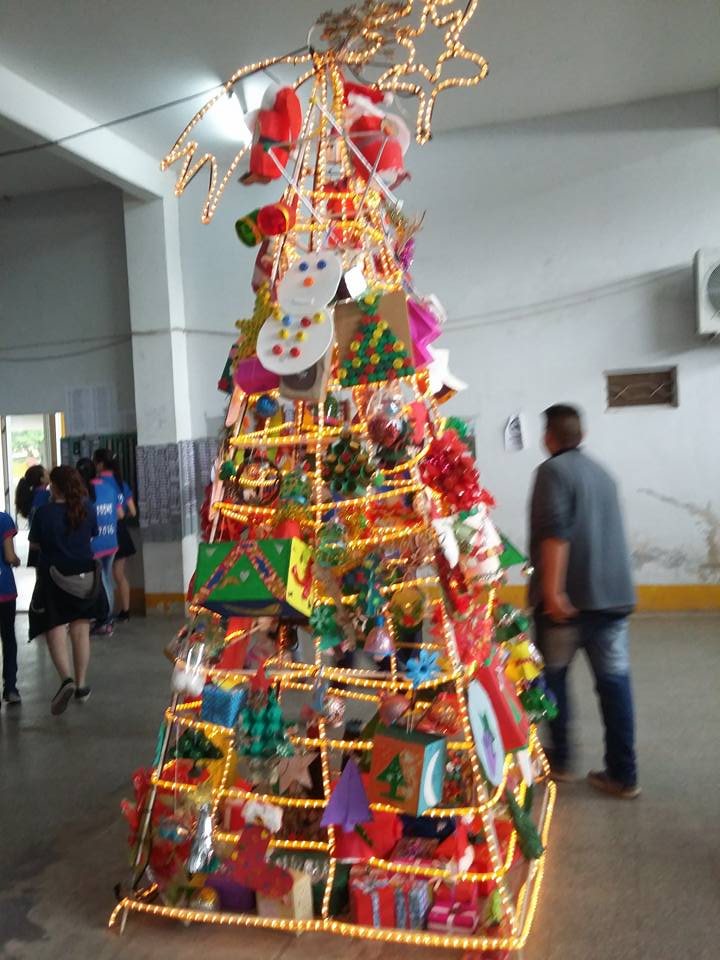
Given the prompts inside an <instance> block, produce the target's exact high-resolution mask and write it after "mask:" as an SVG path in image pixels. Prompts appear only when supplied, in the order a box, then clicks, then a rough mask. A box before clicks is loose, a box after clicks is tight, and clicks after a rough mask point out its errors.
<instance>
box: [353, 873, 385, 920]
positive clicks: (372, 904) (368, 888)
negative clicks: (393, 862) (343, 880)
mask: <svg viewBox="0 0 720 960" xmlns="http://www.w3.org/2000/svg"><path fill="white" fill-rule="evenodd" d="M349 890H350V915H351V917H352V921H353V923H357V924H359V925H360V926H363V927H394V926H395V889H394V887H393V885H392V883H391V882H390V877H389V876H388V875H387V874H386V873H384V872H383V871H382V870H374V869H372V868H370V867H365V866H363V865H362V864H356V865H355V866H354V867H353V868H352V869H351V870H350V887H349Z"/></svg>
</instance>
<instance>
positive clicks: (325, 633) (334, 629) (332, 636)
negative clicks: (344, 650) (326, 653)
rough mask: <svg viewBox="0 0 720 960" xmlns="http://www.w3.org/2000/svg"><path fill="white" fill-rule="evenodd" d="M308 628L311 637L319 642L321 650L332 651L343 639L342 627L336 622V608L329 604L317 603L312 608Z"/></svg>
mask: <svg viewBox="0 0 720 960" xmlns="http://www.w3.org/2000/svg"><path fill="white" fill-rule="evenodd" d="M310 627H311V629H312V633H313V636H314V637H317V638H318V639H319V640H320V649H321V650H332V649H333V647H337V646H339V645H340V644H341V643H342V642H343V640H344V639H345V634H344V633H343V630H342V627H341V626H340V624H339V623H338V622H337V608H336V607H335V606H333V605H331V604H329V603H319V604H318V605H317V606H316V607H314V608H313V612H312V613H311V614H310Z"/></svg>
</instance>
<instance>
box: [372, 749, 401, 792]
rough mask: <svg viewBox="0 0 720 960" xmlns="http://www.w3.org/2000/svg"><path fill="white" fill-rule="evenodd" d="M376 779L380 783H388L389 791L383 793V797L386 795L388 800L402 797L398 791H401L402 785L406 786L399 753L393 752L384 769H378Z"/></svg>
mask: <svg viewBox="0 0 720 960" xmlns="http://www.w3.org/2000/svg"><path fill="white" fill-rule="evenodd" d="M376 779H377V780H379V781H380V782H381V783H386V784H387V785H388V791H389V792H387V793H384V794H383V796H384V797H387V799H388V800H401V799H402V796H401V794H400V792H399V791H401V790H402V788H403V787H406V786H407V780H406V779H405V774H404V773H403V768H402V763H401V762H400V754H399V753H396V754H395V756H394V757H393V758H392V760H391V761H390V763H389V764H388V765H387V766H386V767H385V769H384V770H381V771H380V773H379V774H378V775H377V777H376Z"/></svg>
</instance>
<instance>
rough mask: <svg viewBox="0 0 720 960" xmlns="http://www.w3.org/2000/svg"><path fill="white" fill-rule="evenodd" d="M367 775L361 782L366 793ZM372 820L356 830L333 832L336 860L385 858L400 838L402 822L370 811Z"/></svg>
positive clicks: (379, 811) (393, 816)
mask: <svg viewBox="0 0 720 960" xmlns="http://www.w3.org/2000/svg"><path fill="white" fill-rule="evenodd" d="M367 780H368V778H367V775H363V777H362V781H363V785H364V786H365V791H366V792H367ZM371 813H372V820H369V821H368V822H367V823H363V824H362V827H361V829H362V832H360V831H358V830H343V829H342V828H341V827H337V828H336V830H335V856H336V857H337V858H338V860H367V858H368V857H379V858H380V859H384V858H385V857H387V856H388V855H389V854H390V853H391V851H392V850H394V849H395V846H396V844H397V842H398V840H399V839H400V838H401V837H402V833H403V828H402V821H401V820H400V817H399V816H398V815H397V814H396V813H386V812H384V811H381V810H375V811H371Z"/></svg>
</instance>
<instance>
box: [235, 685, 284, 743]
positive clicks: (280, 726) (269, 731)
mask: <svg viewBox="0 0 720 960" xmlns="http://www.w3.org/2000/svg"><path fill="white" fill-rule="evenodd" d="M239 727H240V736H239V738H238V750H239V752H240V753H242V754H243V755H244V756H249V757H263V758H266V759H267V758H269V757H274V756H289V755H291V754H292V744H291V743H290V741H289V740H288V737H287V733H286V731H285V721H284V719H283V715H282V710H281V708H280V704H279V703H278V701H277V696H276V694H275V692H274V691H273V690H271V691H270V692H269V693H268V697H267V702H266V703H264V704H261V705H260V706H252V705H249V706H247V707H245V709H244V710H242V712H241V713H240V723H239Z"/></svg>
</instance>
